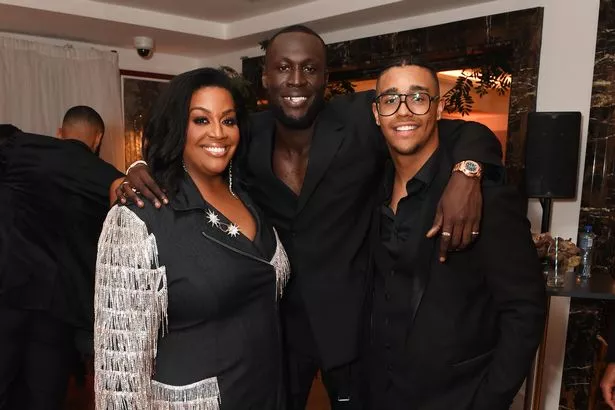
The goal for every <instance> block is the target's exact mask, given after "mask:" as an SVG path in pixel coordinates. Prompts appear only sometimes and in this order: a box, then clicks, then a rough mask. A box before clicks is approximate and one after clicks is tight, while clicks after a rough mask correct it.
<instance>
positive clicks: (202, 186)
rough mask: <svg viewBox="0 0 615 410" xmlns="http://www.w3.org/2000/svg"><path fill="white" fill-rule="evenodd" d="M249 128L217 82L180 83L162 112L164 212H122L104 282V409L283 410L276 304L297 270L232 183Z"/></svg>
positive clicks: (106, 254) (203, 78) (102, 261)
mask: <svg viewBox="0 0 615 410" xmlns="http://www.w3.org/2000/svg"><path fill="white" fill-rule="evenodd" d="M245 119H246V113H245V112H244V109H243V107H242V106H241V104H240V103H239V99H238V96H237V95H236V94H235V93H234V91H233V89H232V87H231V84H230V82H229V79H228V78H227V77H226V75H225V74H223V73H222V72H220V71H218V70H215V69H210V68H204V69H198V70H194V71H190V72H187V73H184V74H181V75H179V76H177V77H176V78H174V79H173V80H172V81H171V82H170V83H169V86H168V88H167V89H166V91H165V92H164V93H163V94H162V95H161V96H160V98H159V100H158V101H157V103H156V105H155V107H154V109H153V111H152V114H151V118H150V120H149V121H148V124H147V126H146V129H145V136H146V138H147V140H148V144H147V147H146V149H145V159H146V160H147V162H148V164H149V165H150V167H151V169H152V171H153V176H154V177H155V178H156V180H157V181H161V182H162V183H163V186H164V188H165V189H166V190H167V193H168V195H169V198H170V201H169V205H168V206H165V207H162V208H161V209H156V208H155V207H154V206H153V205H151V204H149V203H146V204H145V206H144V208H139V207H137V206H135V205H130V206H117V205H116V206H114V207H113V208H112V209H111V211H110V212H109V214H108V216H107V220H106V222H105V225H104V228H103V231H102V234H101V237H100V241H99V245H98V258H97V269H96V298H95V311H96V319H95V352H96V357H95V370H96V378H95V390H96V408H97V409H99V410H107V409H124V408H125V409H131V410H140V409H182V410H197V409H198V410H209V409H221V410H246V409H255V410H269V409H279V408H280V407H281V405H282V397H281V393H282V389H281V387H282V378H281V377H282V374H281V373H282V372H281V370H282V363H281V353H282V349H281V345H280V334H279V324H278V312H277V303H278V300H279V298H280V296H281V293H282V289H283V287H284V284H285V283H286V280H287V278H288V274H289V264H288V260H287V257H286V253H285V251H284V248H283V247H282V245H281V243H280V241H279V239H278V237H277V233H276V232H275V230H274V229H273V228H272V227H271V226H270V225H269V224H268V223H267V221H266V220H265V218H264V216H263V214H262V212H261V211H260V210H259V209H257V208H256V206H255V205H254V203H253V202H252V201H251V200H250V198H249V197H248V196H247V195H246V193H245V192H244V190H242V187H241V183H240V182H239V181H238V178H237V177H238V176H239V175H241V166H240V165H241V161H240V159H241V155H242V151H243V147H244V145H246V143H247V141H245V140H244V139H243V138H242V137H243V135H244V132H245V131H246V129H245V128H244V126H245V125H244V124H245ZM233 158H234V159H235V160H234V161H233Z"/></svg>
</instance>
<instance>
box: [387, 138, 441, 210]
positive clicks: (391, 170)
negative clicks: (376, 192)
mask: <svg viewBox="0 0 615 410" xmlns="http://www.w3.org/2000/svg"><path fill="white" fill-rule="evenodd" d="M439 157H440V148H439V147H438V148H437V149H436V150H435V151H434V153H433V154H431V156H430V157H429V159H428V160H427V162H425V164H423V166H422V167H421V169H419V172H417V173H416V175H415V176H414V177H413V178H411V179H410V180H409V181H408V182H406V191H407V192H408V194H409V195H411V194H413V193H417V192H419V191H421V190H423V189H425V188H428V187H429V186H430V185H431V183H432V182H433V180H434V178H435V177H436V174H437V173H438V163H439V161H438V158H439ZM394 182H395V166H394V165H393V161H392V160H391V159H389V160H387V162H386V165H385V170H384V194H385V200H386V201H389V200H390V199H391V195H392V193H393V183H394Z"/></svg>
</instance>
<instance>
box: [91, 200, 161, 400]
mask: <svg viewBox="0 0 615 410" xmlns="http://www.w3.org/2000/svg"><path fill="white" fill-rule="evenodd" d="M167 303H168V300H167V284H166V275H165V269H164V267H160V266H159V264H158V250H157V246H156V239H155V237H154V236H153V235H150V234H149V233H148V231H147V227H146V225H145V223H144V222H143V221H142V220H141V219H139V217H137V215H135V214H134V213H133V212H132V211H131V210H129V209H128V208H126V207H120V206H114V207H113V208H112V209H111V210H110V211H109V214H108V215H107V219H106V220H105V223H104V226H103V229H102V233H101V236H100V239H99V242H98V256H97V259H96V291H95V297H94V315H95V319H94V352H95V359H94V369H95V378H94V389H95V393H96V409H97V410H120V409H121V410H128V409H130V410H150V409H152V408H153V403H152V385H151V377H152V373H153V370H154V360H155V357H156V349H157V342H158V334H159V331H160V330H161V328H162V333H164V330H165V328H166V322H167V318H166V312H167Z"/></svg>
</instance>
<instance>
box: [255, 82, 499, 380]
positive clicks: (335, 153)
mask: <svg viewBox="0 0 615 410" xmlns="http://www.w3.org/2000/svg"><path fill="white" fill-rule="evenodd" d="M373 97H374V93H373V92H366V93H357V94H353V95H349V96H344V97H341V98H338V99H336V100H333V101H332V102H330V103H328V104H327V105H326V107H325V109H324V110H323V111H322V112H321V113H320V115H319V117H318V119H317V123H316V129H315V134H314V137H313V140H312V146H311V149H310V157H309V165H308V168H307V174H306V176H305V181H304V185H303V188H302V190H301V194H300V195H299V196H298V197H297V196H296V195H295V194H294V193H293V192H292V191H291V190H290V189H289V188H288V187H287V186H286V185H284V183H283V182H281V181H280V180H279V179H278V178H277V177H276V176H275V175H274V173H273V170H272V153H273V141H274V132H275V120H274V118H273V115H272V113H271V112H264V113H261V114H258V115H256V116H254V117H253V121H252V129H253V131H252V139H251V142H250V149H249V158H248V169H249V173H248V176H247V185H248V189H249V192H250V194H251V196H252V198H253V199H254V200H255V201H256V202H257V203H258V205H259V206H260V207H261V208H262V209H263V210H264V211H265V213H266V215H267V217H268V218H269V219H270V220H271V222H272V223H273V225H274V226H275V227H276V228H277V229H278V232H279V234H280V237H281V239H282V242H283V243H284V246H285V247H286V250H287V252H288V254H289V258H290V261H291V267H292V271H291V272H292V273H291V280H290V283H289V285H288V287H287V290H286V291H285V292H286V293H285V296H284V299H283V304H282V312H283V314H284V319H285V323H286V334H287V339H288V340H289V342H290V343H291V344H292V345H293V346H294V348H296V349H299V350H302V349H304V350H309V347H307V346H305V345H308V344H309V343H308V340H314V341H315V345H316V347H317V352H315V354H316V355H317V357H318V358H319V359H320V362H321V364H322V366H323V367H324V368H325V369H329V368H332V367H335V366H339V365H342V364H345V363H348V362H350V361H352V360H354V359H355V358H356V356H357V353H358V341H359V331H360V323H361V316H362V314H363V313H364V311H363V308H364V302H365V297H366V286H367V277H368V276H367V268H368V256H369V252H368V250H367V241H366V239H367V233H368V228H369V223H370V218H371V210H372V207H373V204H374V199H375V197H376V195H375V194H376V192H377V187H378V184H379V181H380V179H381V174H382V170H383V165H384V161H385V159H386V158H387V156H388V154H387V151H386V147H385V145H384V140H383V137H382V134H381V133H380V130H379V129H378V127H377V126H376V124H375V122H374V119H373V115H372V112H371V101H372V100H373ZM441 126H442V127H444V128H447V129H457V128H459V129H460V130H463V132H460V133H457V134H454V136H455V138H456V137H458V136H462V137H463V141H462V140H459V142H460V144H454V150H453V151H454V157H455V158H456V159H457V160H459V161H460V160H464V159H475V160H478V161H482V162H484V163H485V164H495V167H493V169H495V170H496V171H497V170H499V169H500V168H499V166H501V147H500V144H499V142H498V141H497V139H496V138H495V137H493V138H492V137H491V136H488V137H487V138H485V135H484V134H480V133H477V132H476V127H479V128H480V127H482V125H479V124H476V123H465V122H463V121H442V122H441ZM451 135H453V133H451Z"/></svg>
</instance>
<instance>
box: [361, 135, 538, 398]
mask: <svg viewBox="0 0 615 410" xmlns="http://www.w3.org/2000/svg"><path fill="white" fill-rule="evenodd" d="M441 134H442V132H441ZM439 154H440V155H439V157H438V160H439V162H440V163H439V168H438V173H437V174H436V176H435V178H434V180H433V182H432V183H431V185H430V186H429V188H428V191H427V195H426V197H425V199H424V200H423V204H422V207H421V210H420V219H419V220H420V221H421V222H420V225H419V226H417V229H416V230H415V231H414V232H413V235H415V236H414V237H412V238H411V239H409V240H408V241H407V242H409V243H410V242H411V243H415V244H416V243H418V244H419V246H418V247H409V246H408V244H402V245H401V247H400V253H399V255H400V256H399V258H398V259H397V261H392V260H391V258H389V257H388V254H386V252H387V250H386V249H385V248H384V246H383V244H382V242H381V239H380V216H381V211H380V207H377V208H376V211H375V212H374V217H373V224H372V229H371V235H370V236H371V242H372V244H373V249H374V259H373V260H374V267H375V272H376V275H375V289H374V292H373V302H372V303H373V312H372V316H371V325H372V331H371V335H370V336H371V337H370V341H371V345H370V347H369V352H370V355H369V362H370V377H371V378H372V383H371V385H372V387H373V390H372V403H375V404H374V406H373V408H375V409H376V408H377V409H383V410H385V409H386V410H393V409H420V410H448V409H456V410H464V409H467V410H470V409H472V410H504V409H508V408H509V406H510V404H511V402H512V399H513V397H514V395H515V394H516V393H517V391H518V389H519V387H520V386H521V384H522V382H523V379H524V378H525V376H526V375H527V372H528V370H529V367H530V363H531V360H532V359H533V357H534V354H535V351H536V348H537V346H538V344H539V342H540V339H541V337H542V332H543V326H544V320H545V291H544V280H543V278H542V275H541V273H540V266H539V262H538V257H537V254H536V250H535V247H534V245H533V242H532V238H531V234H530V226H529V222H528V221H527V219H526V217H525V212H524V209H525V206H524V204H523V202H522V201H521V199H520V197H519V195H518V193H517V192H516V189H515V188H514V187H511V186H506V185H501V184H491V183H485V184H483V201H484V202H483V204H484V205H483V216H482V221H481V229H480V231H481V233H480V237H479V239H478V240H477V241H476V243H475V244H474V245H473V246H472V247H471V248H469V249H467V250H465V251H461V252H454V253H450V254H449V256H448V260H447V261H446V263H444V264H442V263H440V262H439V261H438V253H437V248H438V242H439V240H438V239H427V238H425V234H426V232H427V231H428V230H429V228H430V226H431V221H432V220H433V217H434V214H435V209H436V206H437V203H438V200H439V198H440V196H441V194H442V192H443V190H444V188H445V186H446V184H447V182H448V180H449V176H450V169H451V166H452V165H453V163H454V162H455V161H453V160H452V159H451V157H450V155H449V150H448V148H447V143H441V147H440V153H439ZM380 203H382V202H380ZM391 290H392V291H394V292H396V294H397V295H398V296H399V295H401V296H400V298H399V299H397V302H396V301H395V299H394V298H392V297H391V295H390V293H389V292H390V291H391ZM404 295H407V299H406V298H405V296H404ZM387 303H398V305H399V306H398V309H394V311H396V312H397V314H398V316H397V320H395V321H391V322H390V323H388V324H387V325H385V324H384V323H383V322H384V321H388V320H389V319H388V316H386V315H383V314H382V312H384V311H388V309H389V308H390V306H387V305H386V304H387ZM391 326H395V328H394V329H390V327H391ZM391 335H395V336H391ZM390 337H394V340H388V339H389V338H390ZM391 350H392V351H391ZM387 389H392V390H393V391H394V392H396V393H394V394H393V395H392V396H387V393H385V392H386V391H387ZM389 391H390V390H389Z"/></svg>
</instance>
